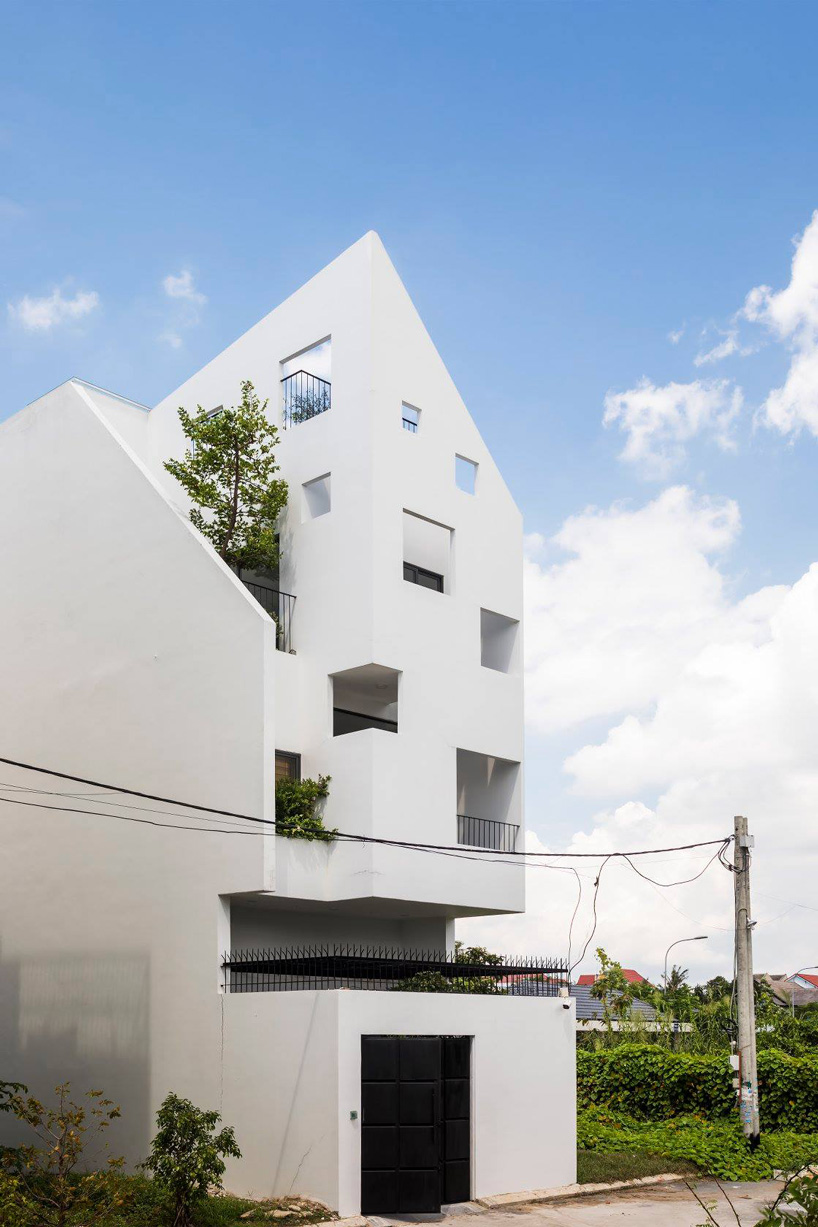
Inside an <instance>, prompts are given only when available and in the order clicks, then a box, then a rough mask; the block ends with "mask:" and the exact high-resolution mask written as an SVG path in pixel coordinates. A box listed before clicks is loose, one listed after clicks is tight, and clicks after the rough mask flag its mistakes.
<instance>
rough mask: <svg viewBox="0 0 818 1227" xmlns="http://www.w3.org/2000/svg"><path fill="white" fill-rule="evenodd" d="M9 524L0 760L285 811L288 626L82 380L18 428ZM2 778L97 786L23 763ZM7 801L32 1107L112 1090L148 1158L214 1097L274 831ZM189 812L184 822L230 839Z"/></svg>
mask: <svg viewBox="0 0 818 1227" xmlns="http://www.w3.org/2000/svg"><path fill="white" fill-rule="evenodd" d="M134 412H138V411H137V410H134ZM0 525H2V531H0V572H1V573H2V575H3V577H4V585H3V592H2V600H0V691H2V694H3V696H4V701H3V703H2V704H0V746H2V753H3V754H4V755H5V756H6V757H9V758H14V759H20V760H22V761H24V762H29V763H35V764H39V765H43V766H47V767H52V768H54V769H56V770H63V771H68V772H71V773H72V774H75V775H84V776H89V777H91V778H95V779H101V780H103V781H111V782H112V783H116V784H123V785H125V786H130V787H133V788H138V789H141V790H144V791H149V792H157V793H159V794H162V795H165V796H170V797H182V798H184V799H189V800H191V801H195V802H199V803H201V804H205V805H213V806H224V807H226V808H229V809H238V810H240V811H243V812H250V813H257V814H264V813H265V812H266V813H267V815H268V816H269V817H270V818H271V819H272V817H273V804H272V777H271V772H270V771H269V765H270V764H271V762H272V754H273V748H274V744H275V741H274V733H273V724H272V721H273V715H274V713H273V711H272V709H271V708H270V707H268V698H269V696H270V694H271V693H272V691H271V686H269V685H268V684H267V675H268V673H269V672H270V671H271V666H270V662H271V657H272V654H273V653H274V652H275V648H274V646H273V632H272V625H271V623H270V622H269V620H268V619H266V618H265V617H264V616H263V614H262V613H261V611H260V609H259V607H258V606H257V605H256V603H255V602H254V601H252V599H250V598H249V597H248V595H247V593H246V591H245V590H244V588H243V587H242V586H241V585H240V584H238V583H237V581H236V580H235V579H234V577H233V576H231V575H230V573H229V572H227V571H226V568H224V567H223V566H222V564H221V563H220V562H219V560H218V559H217V558H215V556H214V555H213V554H212V552H210V551H209V550H208V549H205V548H204V547H203V545H202V543H201V541H200V540H199V539H198V538H197V536H196V535H194V533H193V530H192V528H191V526H190V525H189V524H188V523H187V521H186V520H185V519H183V518H181V517H180V516H179V515H178V514H177V513H176V511H174V509H173V508H172V507H171V506H169V505H168V504H167V502H166V501H165V499H164V497H163V496H162V495H161V493H159V492H158V491H157V489H156V488H155V486H154V484H153V482H152V479H151V477H150V475H149V474H148V473H147V472H145V471H144V470H143V469H141V468H140V466H139V463H138V462H137V460H136V459H135V457H134V456H133V454H132V453H130V452H129V451H128V450H127V447H126V446H125V445H124V444H123V442H122V439H121V436H119V437H118V436H117V435H116V434H115V433H113V432H112V428H111V427H110V425H109V424H107V423H106V421H105V420H104V419H103V416H102V414H101V412H100V411H99V410H98V408H97V406H96V405H95V403H94V399H93V393H92V392H91V391H90V390H89V389H87V388H86V387H84V386H82V385H76V384H72V383H69V384H67V385H64V386H63V387H62V388H59V389H57V390H56V391H55V392H53V393H51V394H49V396H47V397H45V398H43V399H42V400H41V401H39V402H37V403H35V404H34V405H32V406H30V407H29V409H27V410H26V411H25V412H24V413H21V414H19V415H18V416H17V417H15V418H12V419H10V420H9V421H8V422H6V423H5V424H4V425H3V426H2V428H0ZM0 781H2V783H3V784H6V785H8V784H13V785H19V786H24V787H27V788H35V789H36V788H42V789H51V790H57V791H61V792H68V793H75V792H77V791H79V792H81V793H88V794H94V792H95V790H93V789H88V788H83V787H82V786H81V785H76V786H72V785H71V784H70V783H68V782H60V781H58V780H55V779H53V778H51V777H38V776H32V775H30V774H27V773H24V772H21V771H18V770H16V769H14V768H11V767H7V766H5V767H3V768H2V770H0ZM0 791H2V790H0ZM10 795H11V794H10V793H8V792H2V801H0V806H1V807H2V814H1V815H0V816H1V817H2V838H3V855H2V856H0V1052H2V1054H3V1069H4V1075H5V1076H8V1077H14V1078H15V1079H18V1080H22V1081H23V1082H25V1083H27V1084H28V1085H29V1086H30V1087H31V1090H32V1092H34V1093H37V1094H46V1093H48V1092H49V1091H50V1090H53V1087H54V1086H55V1085H56V1084H57V1083H58V1082H63V1081H65V1080H66V1079H70V1080H71V1081H72V1083H73V1084H74V1086H75V1087H76V1088H77V1090H78V1091H82V1090H84V1089H87V1088H89V1087H92V1086H101V1087H103V1088H104V1090H105V1092H106V1094H107V1095H108V1096H109V1097H111V1098H113V1099H114V1100H115V1101H117V1102H119V1103H121V1105H122V1108H123V1116H122V1119H121V1121H119V1122H117V1124H116V1126H115V1128H114V1129H113V1130H112V1139H111V1140H112V1145H113V1146H114V1147H115V1148H118V1149H121V1150H122V1151H123V1152H125V1153H126V1154H127V1155H128V1158H129V1160H130V1161H132V1162H136V1161H138V1160H139V1159H140V1158H142V1157H144V1155H145V1153H146V1149H147V1144H148V1140H149V1137H150V1135H151V1132H152V1128H153V1114H154V1112H155V1109H156V1107H157V1105H158V1103H159V1102H160V1100H161V1098H162V1097H163V1096H164V1095H165V1094H166V1093H167V1092H168V1091H169V1090H171V1089H173V1090H176V1091H177V1092H179V1093H182V1094H189V1095H191V1096H192V1097H193V1098H195V1099H196V1100H197V1101H198V1102H201V1103H203V1104H205V1105H208V1104H209V1105H213V1104H215V1103H216V1102H217V1100H218V1093H219V1079H218V1063H217V1055H218V1050H219V1012H220V1001H219V995H218V982H219V955H220V948H223V945H224V944H225V941H224V933H223V931H222V932H221V933H220V922H221V913H220V903H219V896H220V894H229V893H231V892H237V891H259V890H262V889H263V887H264V885H265V861H264V853H263V847H262V845H263V844H265V843H266V844H272V843H273V842H274V841H273V840H272V839H269V838H267V839H265V838H264V837H262V836H259V835H257V834H253V835H246V836H231V835H218V834H205V833H200V832H190V831H181V830H179V831H177V830H158V829H157V828H155V827H152V826H145V825H137V824H134V823H132V822H127V821H121V820H117V819H115V818H110V817H94V816H91V815H87V814H70V815H69V814H66V813H63V812H59V811H49V810H41V809H37V808H31V807H29V805H30V803H31V802H33V801H42V802H45V803H54V804H57V805H60V804H73V805H78V806H80V807H82V808H86V809H89V810H94V809H95V808H96V807H97V806H96V804H95V803H94V802H93V801H92V800H87V801H85V802H84V803H83V802H82V801H77V800H75V801H73V802H70V801H69V802H66V801H65V800H64V799H63V798H62V797H60V796H56V797H50V796H47V795H45V796H43V795H40V794H36V793H25V794H19V793H18V794H16V795H17V796H18V797H21V798H22V797H24V798H25V800H26V802H27V803H29V804H27V805H23V804H14V803H12V802H10V800H9V797H10ZM115 800H119V801H125V802H126V803H127V804H133V805H136V806H140V805H141V806H143V807H147V808H148V809H150V807H151V805H152V804H153V805H154V807H155V808H157V809H160V810H161V809H163V808H165V807H162V806H158V805H156V803H151V802H148V801H143V802H140V801H138V800H136V799H133V798H130V799H129V798H123V797H113V798H110V797H108V796H104V802H105V803H104V804H102V805H101V806H100V807H99V808H101V809H102V810H103V811H108V812H114V813H119V814H120V815H122V816H123V817H126V818H127V817H141V818H148V819H150V818H152V817H154V815H152V814H151V813H150V812H147V813H146V812H145V810H144V809H142V810H140V809H136V810H133V809H129V808H117V807H116V806H114V805H112V804H110V802H111V801H115ZM181 813H182V815H183V816H182V817H181V819H180V821H181V822H182V824H183V825H184V824H187V825H194V826H198V825H201V826H205V827H207V826H210V825H218V826H224V823H219V822H217V823H216V824H212V823H208V822H206V821H204V822H203V821H202V820H201V819H198V818H196V817H191V816H184V815H185V811H181ZM268 873H269V876H270V877H271V876H272V867H271V866H270V867H269V870H268ZM6 1070H13V1071H14V1072H13V1073H12V1074H5V1071H6ZM0 1123H1V1124H2V1128H3V1129H4V1130H7V1129H8V1128H9V1127H10V1122H9V1120H8V1118H7V1117H3V1118H2V1119H1V1121H0Z"/></svg>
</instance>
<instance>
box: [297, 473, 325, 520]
mask: <svg viewBox="0 0 818 1227" xmlns="http://www.w3.org/2000/svg"><path fill="white" fill-rule="evenodd" d="M331 476H332V475H331V474H330V473H324V475H323V477H314V478H313V479H312V481H305V482H304V484H303V486H302V487H301V489H302V491H303V495H304V499H303V505H302V514H301V522H302V523H306V522H307V520H317V519H318V517H319V516H325V515H326V514H327V512H328V511H330V509H331V507H332V489H331V485H330V478H331Z"/></svg>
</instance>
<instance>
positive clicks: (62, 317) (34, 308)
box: [8, 287, 99, 332]
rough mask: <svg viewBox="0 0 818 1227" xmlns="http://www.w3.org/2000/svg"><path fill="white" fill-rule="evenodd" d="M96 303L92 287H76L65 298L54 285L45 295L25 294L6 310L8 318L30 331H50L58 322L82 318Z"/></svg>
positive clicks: (63, 322)
mask: <svg viewBox="0 0 818 1227" xmlns="http://www.w3.org/2000/svg"><path fill="white" fill-rule="evenodd" d="M98 306H99V294H97V292H96V291H95V290H78V291H77V293H76V294H75V295H74V297H73V298H64V297H63V292H62V290H61V289H60V288H59V287H57V288H56V289H54V290H52V292H51V293H50V294H48V295H46V296H45V297H44V298H32V297H31V296H30V295H29V294H26V295H24V296H23V297H22V298H21V299H19V300H18V301H17V302H16V303H9V304H8V310H9V315H10V316H11V318H12V319H15V320H17V322H18V323H20V324H22V326H23V328H26V329H27V330H28V331H29V332H49V331H50V330H51V329H52V328H54V327H56V326H57V325H59V324H65V323H71V322H73V321H75V320H80V319H82V318H83V317H84V316H86V315H88V314H90V312H91V311H93V310H95V308H96V307H98Z"/></svg>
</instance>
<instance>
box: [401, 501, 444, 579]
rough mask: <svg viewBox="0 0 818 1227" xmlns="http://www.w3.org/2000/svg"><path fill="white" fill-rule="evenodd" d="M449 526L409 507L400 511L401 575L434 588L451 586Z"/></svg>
mask: <svg viewBox="0 0 818 1227" xmlns="http://www.w3.org/2000/svg"><path fill="white" fill-rule="evenodd" d="M452 536H453V534H452V530H451V528H448V527H447V526H446V525H445V524H438V523H437V522H436V521H435V520H427V519H426V517H425V516H421V515H417V514H415V512H412V511H404V513H403V578H404V579H405V580H406V581H407V582H408V583H410V584H417V585H419V587H421V588H430V589H431V590H432V591H433V592H449V591H450V590H451V567H452Z"/></svg>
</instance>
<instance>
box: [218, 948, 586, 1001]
mask: <svg viewBox="0 0 818 1227" xmlns="http://www.w3.org/2000/svg"><path fill="white" fill-rule="evenodd" d="M222 968H223V972H224V982H223V983H224V990H225V992H229V993H269V992H293V991H298V990H303V989H335V988H346V989H368V990H373V989H375V990H380V991H387V992H389V991H406V992H449V993H495V994H499V995H505V996H537V997H557V996H559V994H560V989H561V988H567V987H568V983H569V972H568V963H567V960H565V959H544V958H543V959H521V958H510V959H506V958H502V957H501V956H500V961H499V962H496V963H494V962H466V961H464V960H463V956H462V953H461V954H456V953H452V954H449V953H446V952H441V951H419V950H401V949H397V948H393V947H389V946H347V945H325V946H301V947H290V948H282V949H275V950H274V949H252V950H233V951H230V952H229V953H228V954H225V956H224V959H223V962H222Z"/></svg>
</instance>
